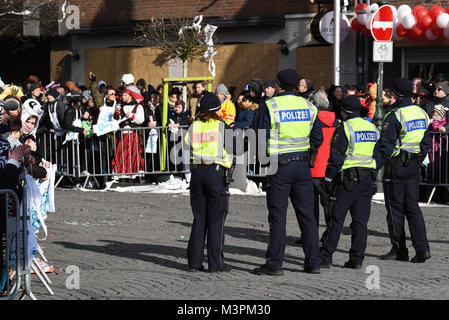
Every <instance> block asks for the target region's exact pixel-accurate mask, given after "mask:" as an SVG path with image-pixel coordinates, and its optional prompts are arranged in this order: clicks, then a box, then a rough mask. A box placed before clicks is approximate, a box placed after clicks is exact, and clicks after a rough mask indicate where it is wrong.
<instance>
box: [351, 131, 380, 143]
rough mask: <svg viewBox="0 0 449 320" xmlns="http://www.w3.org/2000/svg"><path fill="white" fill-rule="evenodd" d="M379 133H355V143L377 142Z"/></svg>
mask: <svg viewBox="0 0 449 320" xmlns="http://www.w3.org/2000/svg"><path fill="white" fill-rule="evenodd" d="M376 141H377V133H376V131H356V132H355V142H376Z"/></svg>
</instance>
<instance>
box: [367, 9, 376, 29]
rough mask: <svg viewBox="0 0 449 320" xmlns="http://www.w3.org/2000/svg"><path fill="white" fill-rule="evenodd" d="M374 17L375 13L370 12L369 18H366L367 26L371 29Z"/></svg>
mask: <svg viewBox="0 0 449 320" xmlns="http://www.w3.org/2000/svg"><path fill="white" fill-rule="evenodd" d="M373 18H374V13H372V14H370V15H369V16H368V19H366V25H365V27H366V28H367V29H368V30H371V22H372V21H373Z"/></svg>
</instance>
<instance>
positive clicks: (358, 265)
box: [344, 260, 362, 269]
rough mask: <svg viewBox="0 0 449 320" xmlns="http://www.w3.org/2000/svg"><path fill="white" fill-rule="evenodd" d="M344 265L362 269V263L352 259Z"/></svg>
mask: <svg viewBox="0 0 449 320" xmlns="http://www.w3.org/2000/svg"><path fill="white" fill-rule="evenodd" d="M344 267H345V268H351V269H362V264H361V263H354V262H352V261H351V260H349V261H346V262H345V265H344Z"/></svg>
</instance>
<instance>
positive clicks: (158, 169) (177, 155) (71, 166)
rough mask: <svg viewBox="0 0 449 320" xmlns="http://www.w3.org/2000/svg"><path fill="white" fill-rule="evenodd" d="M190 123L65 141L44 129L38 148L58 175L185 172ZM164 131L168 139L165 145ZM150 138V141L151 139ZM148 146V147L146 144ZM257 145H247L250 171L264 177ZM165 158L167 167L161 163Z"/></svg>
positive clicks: (127, 175)
mask: <svg viewBox="0 0 449 320" xmlns="http://www.w3.org/2000/svg"><path fill="white" fill-rule="evenodd" d="M188 127H189V126H179V127H178V131H177V132H176V133H172V130H171V129H170V128H169V127H161V126H160V127H154V128H148V127H139V128H127V129H125V128H120V129H119V130H117V131H114V132H110V133H108V134H105V135H101V136H96V135H92V136H91V137H90V138H87V137H86V136H84V135H82V134H80V135H79V137H78V140H72V141H68V142H65V143H64V135H63V134H58V133H41V134H40V135H39V136H38V140H39V142H38V148H39V152H40V153H41V155H42V156H43V157H44V159H46V160H47V161H50V162H51V163H55V164H57V171H56V174H57V175H58V176H59V179H58V181H57V182H56V185H58V184H59V182H60V181H61V179H62V178H63V177H67V178H69V179H71V180H80V179H81V178H86V180H85V181H84V187H85V186H86V184H87V182H88V180H89V179H90V178H96V177H116V178H137V177H143V176H146V175H152V174H182V173H186V172H189V167H188V165H185V163H186V162H187V161H188V158H187V159H186V158H185V155H188V152H187V150H185V148H186V145H185V144H183V143H180V141H181V139H184V136H185V134H186V132H187V129H188ZM162 134H165V135H166V137H167V139H166V140H167V143H166V144H165V145H162V143H161V141H162V139H161V136H162ZM149 140H150V143H149ZM147 147H148V148H147ZM253 148H256V146H252V145H251V144H250V145H248V151H247V155H246V159H245V161H246V164H247V175H248V176H253V177H264V176H265V175H266V172H267V169H266V168H265V167H263V166H261V165H260V164H259V163H258V162H257V159H255V149H254V150H253ZM163 159H166V161H165V168H162V166H161V164H162V162H163Z"/></svg>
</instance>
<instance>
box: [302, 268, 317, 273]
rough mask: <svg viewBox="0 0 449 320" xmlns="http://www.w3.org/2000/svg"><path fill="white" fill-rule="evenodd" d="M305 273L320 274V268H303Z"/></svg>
mask: <svg viewBox="0 0 449 320" xmlns="http://www.w3.org/2000/svg"><path fill="white" fill-rule="evenodd" d="M304 272H305V273H312V274H320V272H321V271H320V268H319V267H318V268H313V267H304Z"/></svg>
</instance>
